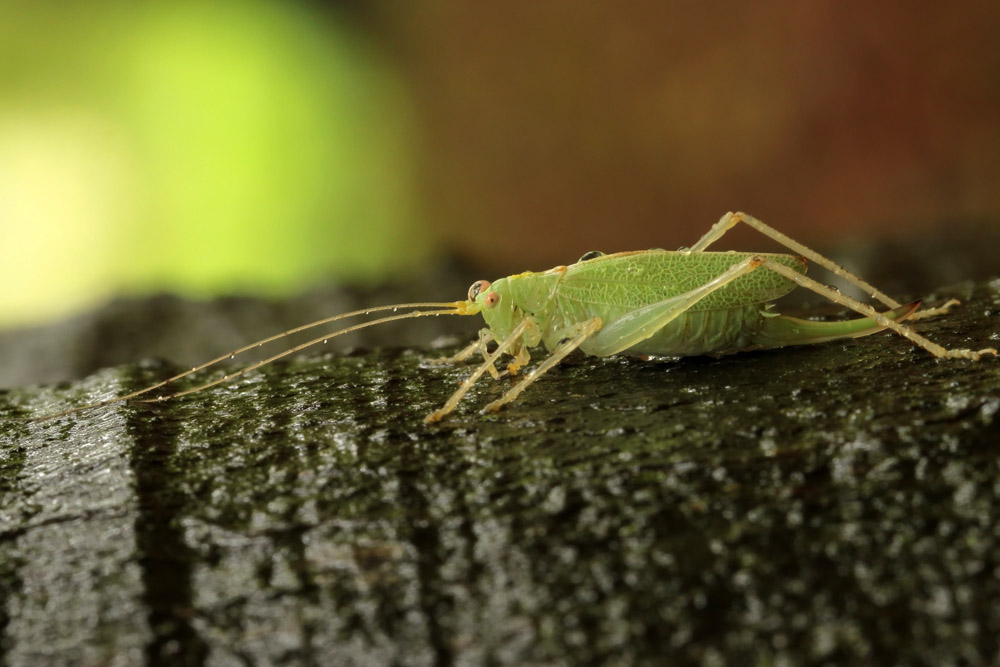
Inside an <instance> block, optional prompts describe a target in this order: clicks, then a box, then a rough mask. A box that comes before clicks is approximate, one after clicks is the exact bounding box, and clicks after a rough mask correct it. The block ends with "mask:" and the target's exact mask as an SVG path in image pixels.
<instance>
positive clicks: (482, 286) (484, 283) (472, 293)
mask: <svg viewBox="0 0 1000 667" xmlns="http://www.w3.org/2000/svg"><path fill="white" fill-rule="evenodd" d="M491 284H492V283H490V281H488V280H477V281H476V282H474V283H472V286H471V287H469V301H475V300H476V297H477V296H479V295H480V294H482V293H483V292H484V291H486V290H488V289H489V288H490V285H491Z"/></svg>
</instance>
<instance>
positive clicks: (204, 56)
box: [0, 0, 1000, 326]
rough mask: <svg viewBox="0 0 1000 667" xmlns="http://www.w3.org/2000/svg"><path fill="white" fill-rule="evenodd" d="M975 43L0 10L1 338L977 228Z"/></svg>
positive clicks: (712, 30)
mask: <svg viewBox="0 0 1000 667" xmlns="http://www.w3.org/2000/svg"><path fill="white" fill-rule="evenodd" d="M998 28H1000V4H998V3H992V2H968V3H911V2H906V1H904V0H887V1H886V2H880V3H868V4H863V5H862V4H858V3H834V2H826V3H822V2H818V3H791V2H783V1H779V0H765V1H762V2H759V3H753V4H737V3H681V2H659V1H653V0H632V1H631V2H625V3H614V4H605V3H578V2H571V1H570V0H557V1H554V2H550V3H544V4H536V3H518V4H500V5H497V4H489V3H431V2H422V1H415V2H395V1H391V0H352V1H349V2H339V3H321V2H304V1H299V2H278V1H277V0H270V1H267V0H257V1H256V2H236V1H228V2H213V3H196V2H186V1H180V0H174V1H170V0H164V1H162V2H157V3H144V4H141V5H134V4H131V3H125V2H120V1H117V0H114V1H112V0H95V1H94V2H89V3H86V4H82V3H29V2H21V3H16V2H15V3H11V2H9V1H8V2H5V3H0V252H2V261H0V279H2V281H3V285H4V289H3V291H2V294H0V326H4V325H6V326H10V325H14V324H24V323H28V322H32V321H40V320H45V319H53V318H56V317H58V316H59V315H60V314H64V313H67V312H71V311H73V310H79V309H84V308H87V307H90V306H92V305H94V304H97V303H99V302H100V301H102V300H106V299H108V298H111V297H113V296H115V295H122V294H126V295H128V294H141V293H147V292H154V291H169V292H175V293H179V294H182V295H185V296H193V297H205V298H207V297H211V296H213V295H220V294H233V293H244V294H261V295H265V296H274V297H277V296H282V295H288V294H293V293H296V292H299V291H302V290H305V289H308V288H310V287H317V286H320V285H323V284H330V283H333V282H345V281H346V282H357V281H383V280H390V279H395V280H401V279H406V278H407V277H408V276H412V275H413V274H414V272H420V271H424V270H426V269H428V268H431V267H433V266H434V263H435V262H437V261H439V260H440V259H441V258H443V257H448V256H458V257H460V258H464V259H465V260H466V261H468V262H469V263H471V264H473V265H476V266H478V267H481V270H482V272H483V276H482V277H489V278H495V277H497V276H499V275H504V274H510V273H515V272H518V271H521V270H524V269H544V268H547V267H548V266H551V265H552V264H556V263H565V262H570V261H573V260H574V259H575V258H576V257H579V256H580V254H582V253H583V252H585V251H587V250H592V249H601V250H605V251H615V250H629V249H641V248H648V247H667V248H669V247H677V246H681V245H687V244H690V243H691V242H693V241H694V240H696V239H697V238H698V237H699V236H700V235H701V234H702V233H703V232H704V231H705V230H706V229H707V228H708V227H709V226H710V225H711V223H713V222H714V221H715V220H717V219H718V217H719V216H720V215H721V214H723V213H724V212H726V211H728V210H737V209H741V210H746V211H748V212H751V213H753V214H755V215H757V216H758V217H760V218H762V219H764V220H765V221H767V222H770V223H771V224H773V225H774V226H776V227H778V228H779V229H782V230H783V231H785V232H787V233H789V234H791V235H793V236H795V237H796V238H798V239H799V240H801V241H803V242H806V243H809V244H817V245H819V246H821V247H829V246H831V245H832V244H835V243H837V242H839V241H841V240H843V239H845V238H868V239H871V238H880V237H887V236H897V237H905V236H912V235H915V234H922V233H925V232H930V231H934V230H941V229H942V228H945V229H947V228H949V226H953V225H955V224H956V221H962V222H963V224H964V223H965V222H968V221H975V220H978V221H981V222H980V224H986V225H992V224H995V222H996V220H997V219H998V218H1000V216H998V215H997V213H998V210H1000V188H998V187H997V183H998V182H1000V49H997V48H996V46H995V39H996V38H995V35H996V34H997V32H998ZM727 245H728V246H729V247H739V248H741V249H749V248H759V249H761V250H771V249H774V248H772V247H770V246H769V245H768V244H767V243H764V242H763V241H761V240H760V239H757V238H756V237H750V236H748V235H747V234H745V233H741V232H737V233H734V235H733V237H732V238H731V243H727ZM464 291H465V287H464V286H462V285H456V286H455V289H454V292H453V293H449V294H428V295H426V297H427V298H429V299H450V298H459V297H461V295H462V294H464Z"/></svg>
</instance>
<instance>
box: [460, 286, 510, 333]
mask: <svg viewBox="0 0 1000 667" xmlns="http://www.w3.org/2000/svg"><path fill="white" fill-rule="evenodd" d="M467 303H468V306H467V308H466V312H467V313H469V314H471V313H482V315H483V319H484V320H486V325H487V326H488V327H489V328H490V329H491V330H492V331H493V333H494V334H496V335H497V337H498V338H499V339H503V338H506V337H507V336H508V335H510V332H511V331H513V330H514V327H516V326H517V325H518V323H519V322H520V321H521V320H522V319H524V315H523V314H522V313H521V309H520V308H518V307H517V306H516V305H515V303H514V298H513V295H512V294H511V291H510V285H509V284H508V282H507V279H506V278H501V279H500V280H497V281H494V282H492V283H491V282H490V281H488V280H477V281H476V282H474V283H472V286H471V287H470V288H469V301H468V302H467Z"/></svg>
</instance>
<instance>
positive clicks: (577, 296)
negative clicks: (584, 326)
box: [558, 250, 806, 311]
mask: <svg viewBox="0 0 1000 667" xmlns="http://www.w3.org/2000/svg"><path fill="white" fill-rule="evenodd" d="M754 255H759V256H761V257H767V258H768V259H772V260H774V261H776V262H780V263H781V264H785V265H786V266H789V267H791V268H793V269H795V270H796V271H799V272H802V273H804V272H805V268H806V263H805V260H804V259H801V258H799V257H795V256H792V255H784V254H765V253H742V252H700V253H685V252H670V251H666V250H648V251H644V252H630V253H618V254H614V255H604V256H603V257H598V258H595V259H590V260H587V261H584V262H578V263H576V264H573V265H572V266H569V267H567V268H566V274H565V275H564V276H563V278H562V280H561V281H560V283H559V287H558V292H559V298H560V299H566V300H568V301H573V302H576V303H578V304H581V305H582V304H588V305H590V306H593V307H595V308H598V309H599V308H608V309H610V310H615V311H622V310H624V311H629V310H633V309H635V308H641V307H643V306H647V305H649V304H651V303H656V302H658V301H662V300H664V299H667V298H670V297H672V296H677V295H679V294H683V293H685V292H690V291H691V290H693V289H695V288H697V287H700V286H702V285H704V284H706V283H708V282H709V281H711V280H713V279H714V278H716V277H717V276H719V275H720V274H722V273H723V272H724V271H725V270H726V269H728V268H729V267H731V266H733V265H734V264H738V263H739V262H742V261H744V260H745V259H747V258H748V257H753V256H754ZM794 287H795V283H793V282H791V281H790V280H788V279H787V278H785V277H783V276H780V275H778V274H776V273H774V272H773V271H768V270H766V269H760V270H757V271H754V272H753V273H750V274H747V275H745V276H742V277H740V278H738V279H737V280H735V281H733V282H732V283H731V284H729V285H726V286H725V287H723V288H721V289H719V290H717V291H715V292H713V293H712V294H709V295H708V296H707V297H705V298H704V299H703V300H702V301H699V302H698V303H697V304H695V306H694V307H693V308H692V309H691V310H693V311H702V310H718V309H724V308H737V307H745V306H747V305H751V304H757V303H767V302H768V301H773V300H774V299H777V298H778V297H780V296H782V295H784V294H787V293H788V292H790V291H791V290H792V289H794Z"/></svg>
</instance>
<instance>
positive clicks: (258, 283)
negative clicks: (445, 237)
mask: <svg viewBox="0 0 1000 667" xmlns="http://www.w3.org/2000/svg"><path fill="white" fill-rule="evenodd" d="M21 4H22V8H21V9H17V10H15V9H10V8H0V284H2V285H3V290H2V292H0V325H9V324H12V323H18V322H27V321H30V320H33V319H39V318H48V317H54V316H56V315H58V314H59V313H62V312H66V311H67V310H70V309H78V308H82V307H86V306H88V305H91V304H93V303H95V302H97V301H100V300H103V299H105V298H108V297H109V296H112V295H114V294H119V293H123V292H125V293H135V292H139V291H151V290H170V291H176V292H180V293H184V294H188V295H195V296H208V295H212V294H219V293H227V292H234V291H244V292H254V293H265V294H282V293H290V292H293V291H296V290H299V289H303V288H306V287H309V286H312V285H317V284H321V283H322V282H323V281H324V280H329V279H331V278H351V279H372V278H376V277H378V276H380V275H384V274H385V273H387V272H389V271H390V270H394V271H397V272H398V271H404V270H407V269H412V268H414V267H416V266H418V265H419V263H420V262H421V261H423V260H425V259H426V257H427V256H428V254H429V249H430V248H429V243H428V242H427V241H426V240H425V237H426V234H422V233H421V231H420V230H419V229H418V228H417V227H416V226H415V223H414V218H415V206H414V192H413V179H412V159H411V158H412V155H411V146H410V143H409V141H410V137H409V128H408V119H409V116H408V108H407V105H406V98H405V96H404V94H403V92H402V90H401V88H400V87H399V86H398V83H397V81H396V79H395V78H394V77H393V74H392V72H391V71H390V70H389V69H388V68H387V67H386V66H385V64H384V63H383V62H382V61H381V60H380V59H379V54H378V53H377V52H376V51H375V50H373V49H372V48H371V46H370V45H369V44H367V43H365V42H364V41H363V40H362V39H361V36H360V35H357V34H354V33H352V32H351V31H350V30H349V29H348V28H347V27H346V26H344V25H340V24H338V23H336V22H335V20H334V19H335V18H336V17H335V16H329V15H326V14H322V13H318V12H319V10H314V9H312V8H309V9H307V8H304V7H299V6H293V5H291V4H284V3H280V2H269V3H265V2H228V3H227V2H223V3H194V2H191V3H188V2H164V3H143V4H142V6H141V7H133V6H132V5H130V4H127V3H118V2H103V3H100V2H94V3H80V4H78V5H77V4H73V3H71V4H69V5H67V4H65V3H58V9H54V8H47V7H46V5H47V4H48V3H21ZM311 12H317V13H311Z"/></svg>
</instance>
